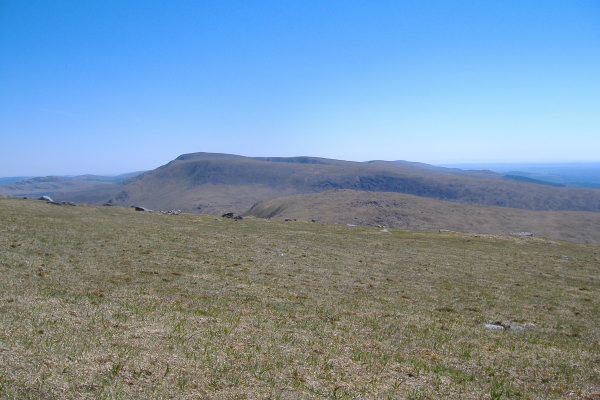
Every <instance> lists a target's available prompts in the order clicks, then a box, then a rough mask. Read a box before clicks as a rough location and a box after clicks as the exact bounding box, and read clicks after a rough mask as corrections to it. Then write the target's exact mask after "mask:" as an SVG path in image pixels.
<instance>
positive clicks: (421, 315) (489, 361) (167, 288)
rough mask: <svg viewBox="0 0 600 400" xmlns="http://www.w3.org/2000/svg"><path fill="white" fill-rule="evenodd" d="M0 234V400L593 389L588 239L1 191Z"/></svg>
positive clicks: (580, 394) (593, 283)
mask: <svg viewBox="0 0 600 400" xmlns="http://www.w3.org/2000/svg"><path fill="white" fill-rule="evenodd" d="M0 229H1V230H2V234H1V235H0V273H1V274H2V280H1V281H0V398H7V399H27V398H31V399H50V398H61V399H62V398H73V399H74V398H77V399H102V398H106V399H108V398H111V399H112V398H119V399H120V398H145V399H152V398H156V399H158V398H190V399H191V398H209V399H227V398H231V399H233V398H238V399H239V398H375V397H378V398H407V399H438V398H448V399H500V398H524V399H565V398H572V399H595V398H598V395H599V393H600V380H599V377H598V359H599V354H598V344H599V336H600V330H599V328H598V327H599V322H600V321H598V315H599V309H600V281H599V265H600V248H599V247H598V246H597V245H584V244H575V243H568V242H556V241H550V240H544V239H541V238H514V237H492V236H477V235H465V234H455V233H448V234H440V233H418V232H407V231H400V230H392V232H391V233H382V232H380V231H379V229H376V228H356V227H355V228H351V227H348V226H340V225H337V226H336V225H326V224H313V223H303V222H298V223H292V224H290V223H285V222H282V221H274V220H260V219H251V218H250V219H248V218H247V219H244V220H242V221H232V220H223V221H217V220H215V219H214V218H213V217H210V216H203V215H179V216H165V215H157V214H151V213H140V212H135V211H132V210H131V209H127V208H119V207H88V206H78V207H68V206H62V207H59V206H53V205H49V204H46V203H43V202H39V201H27V200H17V199H0ZM494 321H501V322H504V323H518V324H521V325H525V324H528V323H531V324H535V326H534V327H532V328H531V329H528V330H526V331H508V330H507V331H492V330H486V329H484V328H483V327H482V325H483V324H484V323H489V322H494Z"/></svg>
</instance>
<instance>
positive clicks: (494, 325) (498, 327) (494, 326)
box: [483, 324, 504, 331]
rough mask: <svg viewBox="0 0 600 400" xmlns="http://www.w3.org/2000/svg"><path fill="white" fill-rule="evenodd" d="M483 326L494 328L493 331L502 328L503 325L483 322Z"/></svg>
mask: <svg viewBox="0 0 600 400" xmlns="http://www.w3.org/2000/svg"><path fill="white" fill-rule="evenodd" d="M483 327H484V328H485V329H491V330H494V331H499V330H504V326H502V325H496V324H484V325H483Z"/></svg>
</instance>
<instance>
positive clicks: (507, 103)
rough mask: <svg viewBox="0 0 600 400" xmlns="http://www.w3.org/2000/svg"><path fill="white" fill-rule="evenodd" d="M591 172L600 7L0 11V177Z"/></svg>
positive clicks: (343, 4)
mask: <svg viewBox="0 0 600 400" xmlns="http://www.w3.org/2000/svg"><path fill="white" fill-rule="evenodd" d="M195 151H208V152H226V153H235V154H242V155H248V156H294V155H314V156H321V157H331V158H338V159H346V160H356V161H365V160H372V159H387V160H397V159H404V160H411V161H419V162H426V163H433V164H440V163H446V164H447V163H475V162H477V163H481V162H551V161H556V162H564V161H600V2H598V1H595V0H588V1H585V0H581V1H553V0H546V1H526V0H525V1H522V0H521V1H511V0H507V1H481V0H478V1H456V2H453V1H427V0H423V1H400V0H396V1H383V0H374V1H358V0H345V1H336V0H331V1H292V0H290V1H176V0H175V1H148V0H147V1H135V0H132V1H102V2H88V1H69V0H61V1H35V0H31V1H30V0H3V1H2V2H0V176H13V175H50V174H80V173H98V174H115V173H121V172H128V171H135V170H144V169H152V168H155V167H157V166H159V165H161V164H164V163H166V162H168V161H169V160H171V159H173V158H175V157H176V156H178V155H179V154H182V153H188V152H195Z"/></svg>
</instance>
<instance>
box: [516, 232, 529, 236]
mask: <svg viewBox="0 0 600 400" xmlns="http://www.w3.org/2000/svg"><path fill="white" fill-rule="evenodd" d="M511 235H513V236H533V232H511Z"/></svg>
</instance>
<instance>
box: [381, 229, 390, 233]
mask: <svg viewBox="0 0 600 400" xmlns="http://www.w3.org/2000/svg"><path fill="white" fill-rule="evenodd" d="M379 232H383V233H390V231H388V230H387V229H382V230H380V231H379Z"/></svg>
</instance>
